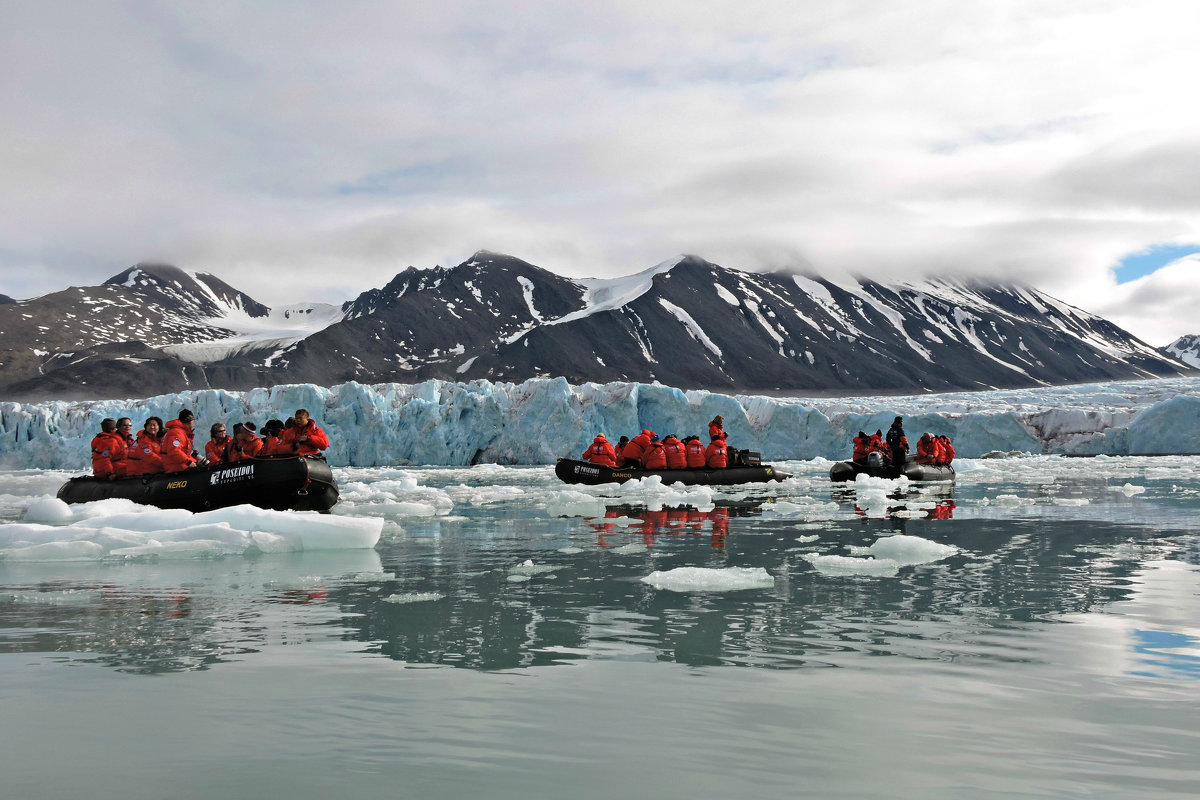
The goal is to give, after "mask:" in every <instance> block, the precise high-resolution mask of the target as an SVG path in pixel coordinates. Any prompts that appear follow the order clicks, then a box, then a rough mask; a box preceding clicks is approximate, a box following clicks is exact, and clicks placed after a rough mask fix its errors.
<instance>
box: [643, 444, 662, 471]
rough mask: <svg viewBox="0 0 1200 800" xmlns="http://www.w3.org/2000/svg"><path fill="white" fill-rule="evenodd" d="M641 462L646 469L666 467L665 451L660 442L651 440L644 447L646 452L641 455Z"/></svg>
mask: <svg viewBox="0 0 1200 800" xmlns="http://www.w3.org/2000/svg"><path fill="white" fill-rule="evenodd" d="M642 463H643V464H644V465H645V467H646V469H666V468H667V451H666V448H664V447H663V443H662V442H651V443H650V444H649V445H648V446H647V447H646V453H645V455H643V456H642Z"/></svg>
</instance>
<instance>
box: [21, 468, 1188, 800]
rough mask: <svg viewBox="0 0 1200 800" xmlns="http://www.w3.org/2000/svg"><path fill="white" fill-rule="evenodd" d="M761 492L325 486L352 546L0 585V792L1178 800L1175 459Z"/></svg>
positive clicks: (1182, 583)
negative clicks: (353, 519)
mask: <svg viewBox="0 0 1200 800" xmlns="http://www.w3.org/2000/svg"><path fill="white" fill-rule="evenodd" d="M780 466H783V467H784V468H786V469H789V470H791V471H794V472H795V473H796V477H795V478H794V479H793V480H791V481H788V482H787V483H785V484H783V485H781V486H772V487H762V486H743V487H733V488H730V489H724V490H718V491H716V492H713V493H711V497H708V498H706V497H704V496H698V495H695V494H687V493H684V497H682V498H681V497H680V496H678V495H677V494H675V493H673V492H672V491H670V490H668V489H666V488H664V487H653V486H651V487H627V488H625V489H620V488H617V487H610V488H608V489H603V490H587V491H583V492H578V491H576V490H575V489H572V488H571V487H566V486H564V485H562V484H560V483H558V482H557V480H556V479H555V478H554V475H553V472H552V470H551V469H549V468H504V467H489V468H486V469H478V468H476V469H448V468H447V469H432V468H430V469H418V468H413V469H400V470H398V469H390V470H383V469H344V470H339V471H338V478H339V481H340V482H341V483H342V485H343V490H344V496H345V497H346V503H345V504H343V505H342V506H339V507H338V509H337V510H336V513H339V514H350V515H355V514H375V515H382V516H384V517H385V518H386V519H387V523H386V525H385V528H384V533H383V538H382V539H381V541H380V543H379V544H378V546H377V547H376V548H375V549H373V550H334V551H325V552H308V553H279V554H255V553H250V554H245V555H237V556H226V557H220V558H212V557H208V558H194V557H193V558H175V559H170V558H153V557H149V558H138V559H102V560H99V561H80V562H73V561H68V562H62V561H58V562H38V561H22V562H16V561H13V560H11V559H3V558H0V710H2V717H0V795H2V796H3V797H4V798H13V799H17V798H85V797H86V798H96V799H98V798H168V797H169V798H208V797H227V798H240V797H247V798H249V797H255V798H266V797H286V798H297V799H305V798H322V800H326V799H327V798H330V797H334V798H339V800H348V799H349V798H384V797H387V798H409V797H411V798H469V797H471V798H473V797H486V798H530V797H569V798H612V797H621V798H692V799H695V798H725V797H739V798H777V797H814V798H860V797H888V798H993V797H994V798H1002V797H1003V798H1012V797H1019V798H1024V797H1031V798H1194V797H1196V796H1197V795H1200V480H1198V479H1200V458H1194V457H1175V458H1103V457H1101V458H1089V459H1062V458H1015V459H1007V460H995V461H984V460H980V461H968V462H962V463H961V470H960V474H959V477H958V482H957V485H955V486H953V487H950V486H945V485H927V486H917V485H915V484H913V485H905V484H903V483H900V484H894V483H879V484H863V485H859V486H850V487H845V486H842V487H839V486H834V485H831V484H830V483H829V481H828V478H827V474H828V469H829V466H830V464H829V463H828V462H823V461H815V462H792V463H788V464H784V465H780ZM61 478H62V475H61V474H45V475H38V474H37V473H20V474H19V479H18V476H17V475H16V474H9V475H7V476H3V477H0V480H3V482H4V484H5V487H4V488H0V522H15V521H18V520H19V519H20V518H21V514H22V512H23V509H24V508H26V507H28V505H29V504H30V503H31V502H32V501H33V500H34V499H36V498H37V497H40V496H43V495H44V494H46V493H52V492H53V490H54V487H55V486H56V484H57V482H58V481H59V480H61ZM681 499H682V500H685V501H686V500H691V501H692V502H690V503H688V502H680V500H681ZM705 500H710V501H711V502H704V501H705ZM422 504H425V507H422ZM451 504H452V507H450V505H451ZM687 506H691V507H687ZM697 506H699V507H697ZM433 507H436V510H431V509H432V508H433ZM897 537H901V538H897ZM886 540H891V544H892V545H895V544H897V543H903V546H902V547H900V548H898V549H896V548H894V547H893V548H892V549H891V550H887V549H886V547H887V545H886V544H885V545H880V544H879V543H881V542H886ZM866 548H871V549H866ZM881 548H884V549H881ZM897 552H898V553H899V554H900V555H899V557H898V558H896V557H895V555H894V554H895V553H897ZM885 553H890V554H893V561H894V562H895V563H894V564H892V565H891V566H889V564H887V563H885V561H884V559H885ZM872 557H874V561H873V563H870V562H868V559H871V558H872ZM656 573H657V575H656ZM647 578H650V579H651V580H650V581H649V582H648V581H647V580H645V579H647ZM666 587H669V588H666Z"/></svg>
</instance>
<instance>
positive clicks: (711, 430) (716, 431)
mask: <svg viewBox="0 0 1200 800" xmlns="http://www.w3.org/2000/svg"><path fill="white" fill-rule="evenodd" d="M714 436H720V437H721V438H722V439H724V438H726V436H725V429H724V428H723V427H721V426H720V425H719V424H717V421H716V420H713V421H712V422H710V423H708V438H709V439H712V438H713V437H714Z"/></svg>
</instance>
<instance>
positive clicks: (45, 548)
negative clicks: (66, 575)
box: [3, 542, 104, 561]
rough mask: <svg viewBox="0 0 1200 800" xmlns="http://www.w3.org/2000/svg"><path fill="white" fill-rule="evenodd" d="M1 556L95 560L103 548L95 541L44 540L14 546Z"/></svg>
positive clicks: (102, 551)
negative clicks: (23, 545) (40, 542)
mask: <svg viewBox="0 0 1200 800" xmlns="http://www.w3.org/2000/svg"><path fill="white" fill-rule="evenodd" d="M3 556H4V558H5V559H6V560H8V561H96V560H98V559H100V558H102V557H103V556H104V548H103V547H102V546H100V545H98V544H96V543H95V542H46V543H45V544H35V545H30V546H29V547H16V548H13V549H12V550H8V551H6V552H4V554H3Z"/></svg>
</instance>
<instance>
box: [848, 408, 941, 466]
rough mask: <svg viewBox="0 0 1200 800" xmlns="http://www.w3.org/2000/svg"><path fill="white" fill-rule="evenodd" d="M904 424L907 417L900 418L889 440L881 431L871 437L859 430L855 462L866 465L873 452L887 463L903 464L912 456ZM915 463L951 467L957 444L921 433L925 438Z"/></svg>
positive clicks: (919, 444)
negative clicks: (909, 451)
mask: <svg viewBox="0 0 1200 800" xmlns="http://www.w3.org/2000/svg"><path fill="white" fill-rule="evenodd" d="M903 422H904V418H903V417H896V421H895V422H893V423H892V427H891V428H890V429H888V434H887V436H886V437H885V436H884V434H883V431H882V430H877V431H875V433H873V434H871V435H869V436H868V435H867V434H866V433H864V432H863V431H859V432H858V435H857V436H855V437H854V455H853V456H852V459H853V460H854V461H858V462H863V463H865V462H866V461H868V460H869V459H870V457H871V454H872V453H880V454H881V455H882V456H883V458H884V459H885V460H886V461H887V462H890V463H893V464H896V463H902V462H903V460H904V458H905V456H906V455H907V454H908V438H907V437H906V436H905V435H904V428H903ZM915 460H916V462H917V463H918V464H934V465H938V466H942V465H946V464H949V463H950V462H951V461H953V460H954V445H953V444H951V443H950V437H949V436H942V435H940V434H932V433H929V432H928V431H926V432H925V433H923V434H921V438H920V439H918V440H917V455H916V459H915Z"/></svg>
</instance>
